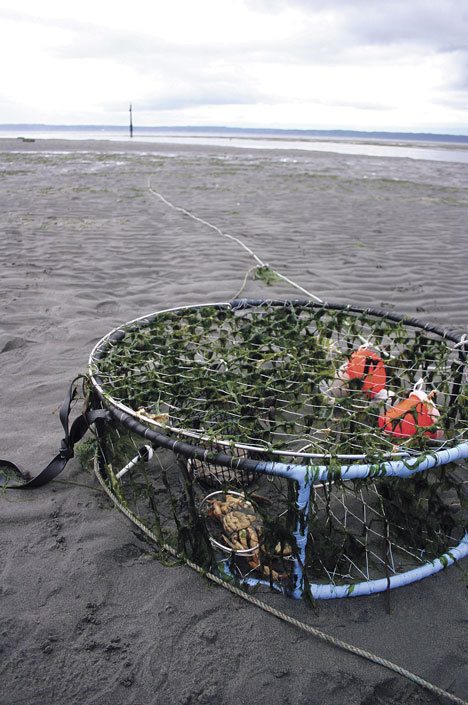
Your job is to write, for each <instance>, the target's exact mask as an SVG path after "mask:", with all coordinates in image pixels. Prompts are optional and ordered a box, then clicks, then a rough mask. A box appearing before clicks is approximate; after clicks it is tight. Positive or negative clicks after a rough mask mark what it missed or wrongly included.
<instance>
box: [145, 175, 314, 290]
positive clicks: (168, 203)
mask: <svg viewBox="0 0 468 705" xmlns="http://www.w3.org/2000/svg"><path fill="white" fill-rule="evenodd" d="M148 190H149V191H150V193H152V194H153V196H156V197H157V198H159V199H160V201H162V202H163V203H164V204H165V205H166V206H169V208H172V209H173V210H175V211H177V212H178V213H183V214H184V215H187V216H188V217H189V218H192V220H195V221H196V222H197V223H201V224H202V225H206V226H207V227H208V228H211V229H212V230H214V231H215V232H217V233H218V235H221V236H222V237H226V238H228V239H229V240H232V241H233V242H235V243H237V244H238V245H240V246H241V247H242V248H243V249H244V250H245V251H246V252H247V253H248V254H249V255H250V256H251V257H253V258H254V260H255V261H256V263H257V266H258V267H268V269H271V271H272V272H274V274H276V276H278V277H279V278H280V279H283V281H285V282H287V283H288V284H290V285H291V286H293V287H294V288H295V289H298V291H301V292H302V293H303V294H305V295H306V296H309V297H310V298H311V299H314V301H316V302H317V303H319V304H323V301H322V299H320V298H319V297H318V296H315V294H312V293H311V292H310V291H307V289H304V287H302V286H300V284H296V282H294V281H293V280H292V279H289V278H288V277H286V276H285V275H284V274H281V273H280V272H278V271H277V270H276V269H273V267H270V265H269V264H267V263H266V262H263V260H261V259H260V257H258V255H256V254H255V252H254V251H253V250H252V249H251V248H250V247H248V246H247V245H246V244H245V242H242V240H241V239H240V238H238V237H234V235H229V233H225V232H224V231H223V230H221V228H218V226H217V225H213V223H209V222H208V221H207V220H204V219H203V218H200V217H199V216H198V215H195V214H194V213H192V212H191V211H189V210H187V209H186V208H182V206H176V205H175V204H174V203H171V201H169V200H168V199H167V198H165V197H164V196H163V195H162V193H159V192H158V191H155V190H154V189H153V187H152V186H151V177H148ZM250 271H252V270H249V272H248V274H249V273H250ZM248 274H247V276H248ZM244 286H245V282H244V284H243V286H242V288H241V291H243V289H244Z"/></svg>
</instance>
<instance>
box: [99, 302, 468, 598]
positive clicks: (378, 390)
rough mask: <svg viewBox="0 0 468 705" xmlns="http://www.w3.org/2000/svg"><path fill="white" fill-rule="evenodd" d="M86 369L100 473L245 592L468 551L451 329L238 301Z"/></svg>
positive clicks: (378, 583) (179, 312)
mask: <svg viewBox="0 0 468 705" xmlns="http://www.w3.org/2000/svg"><path fill="white" fill-rule="evenodd" d="M90 375H91V382H92V387H93V404H94V405H95V406H96V407H103V408H105V409H107V410H108V411H109V420H108V421H107V422H100V423H99V428H98V448H97V451H98V453H97V457H98V459H99V471H100V473H101V475H103V476H104V477H105V478H106V482H107V484H108V486H109V487H110V489H111V490H112V492H113V493H114V494H115V495H116V497H117V498H118V499H119V502H120V504H121V505H123V506H125V507H126V508H127V509H129V510H130V511H131V512H132V514H133V515H134V516H136V517H138V518H139V519H140V521H142V522H143V523H144V524H145V525H146V526H147V527H148V528H149V529H151V531H152V533H153V535H155V536H156V538H157V543H158V545H160V546H163V545H169V546H171V547H172V548H173V549H174V550H175V551H177V553H179V554H180V555H181V556H185V557H186V558H190V559H191V560H192V561H195V562H196V563H197V564H198V565H200V566H201V567H203V568H204V569H206V570H210V571H213V572H215V573H217V574H218V575H219V576H221V577H224V578H226V579H227V580H235V581H236V582H237V583H238V584H239V585H242V586H244V587H245V588H246V589H248V588H249V587H251V586H255V587H256V589H259V588H260V589H261V588H262V586H264V588H265V589H274V590H278V591H281V592H284V593H285V594H289V595H292V596H294V597H297V598H300V597H304V596H307V597H313V598H323V599H328V598H333V597H348V596H357V595H366V594H372V593H374V592H382V591H386V590H389V589H392V588H394V587H399V586H402V585H406V584H408V583H411V582H414V581H417V580H420V579H422V578H424V577H427V576H429V575H432V574H433V573H436V572H438V571H440V570H442V569H444V568H446V567H447V566H449V565H450V564H452V563H454V562H456V561H458V560H460V559H462V558H463V557H464V556H466V555H467V554H468V535H467V534H466V533H465V529H464V526H465V524H466V517H465V516H464V513H463V512H464V507H465V506H466V496H465V492H466V491H465V489H464V488H465V486H466V484H465V482H464V480H463V477H462V473H463V467H462V464H463V462H464V461H465V460H466V458H467V457H468V441H467V440H466V439H467V432H468V420H467V416H468V404H467V398H468V396H467V386H466V351H465V343H464V340H463V339H459V338H457V336H455V335H452V334H450V333H447V332H446V331H442V330H439V329H437V328H435V327H433V326H428V325H427V324H422V323H420V322H418V321H416V320H414V319H408V318H406V317H404V316H397V315H395V314H385V313H382V312H378V311H372V310H370V309H367V310H365V311H363V310H361V309H359V308H355V307H344V306H339V305H332V304H324V305H318V304H313V303H311V302H302V301H289V302H284V301H283V302H274V301H273V302H272V301H250V300H242V301H234V302H230V303H222V304H213V305H210V306H198V307H197V306H195V307H186V308H182V309H172V310H169V311H163V312H157V313H155V314H152V315H150V316H146V317H144V318H141V319H137V320H136V321H131V322H130V323H128V324H125V325H123V326H121V327H119V328H118V329H116V330H115V331H112V332H111V333H109V334H108V335H107V336H105V338H103V339H102V340H101V341H99V343H98V344H97V345H96V347H95V348H94V350H93V352H92V354H91V358H90ZM416 392H417V393H416ZM426 392H427V394H426ZM411 394H413V398H414V397H416V402H415V403H414V404H413V402H412V401H411V399H412V397H411ZM399 409H401V410H402V411H401V412H400V411H399ZM421 419H424V422H423V421H422V420H421ZM408 429H409V430H408ZM148 446H150V447H151V448H152V449H153V450H154V455H153V456H152V457H150V455H151V453H149V452H148V448H147V447H148ZM145 447H146V450H145Z"/></svg>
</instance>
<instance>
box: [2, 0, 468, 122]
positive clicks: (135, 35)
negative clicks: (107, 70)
mask: <svg viewBox="0 0 468 705" xmlns="http://www.w3.org/2000/svg"><path fill="white" fill-rule="evenodd" d="M245 4H246V6H247V7H248V8H250V9H251V10H253V11H255V12H257V13H264V14H269V15H271V14H276V15H280V14H281V13H282V12H284V11H286V10H289V9H293V10H296V11H297V12H298V13H299V17H300V22H299V23H298V24H297V26H296V28H295V30H294V32H293V33H291V34H290V35H289V36H285V37H284V38H282V39H279V40H274V41H273V39H272V38H270V37H269V36H268V35H266V36H261V37H258V38H256V39H255V40H251V41H248V42H247V41H245V40H243V38H242V37H239V38H238V39H237V40H236V41H229V42H227V43H221V41H220V42H219V43H216V42H210V43H206V44H203V43H200V42H199V41H198V40H197V38H196V37H194V40H193V42H192V43H187V42H180V41H179V42H178V41H175V42H174V41H168V40H164V39H161V38H155V37H153V36H152V35H151V33H150V30H148V32H136V31H124V30H120V31H119V30H116V29H113V28H110V27H107V26H103V25H99V24H93V23H92V22H87V21H72V20H65V19H56V18H55V19H47V18H43V17H42V18H41V17H39V16H33V15H27V14H25V13H21V12H13V11H9V12H7V11H3V12H1V11H0V18H1V17H3V18H4V19H8V20H10V21H17V22H30V23H34V24H35V25H40V24H42V25H46V26H48V27H52V28H55V29H58V30H60V31H61V32H62V33H63V35H60V32H59V34H58V42H57V36H56V37H55V45H54V46H53V47H51V48H50V49H49V54H51V55H52V56H53V57H55V58H57V59H59V60H65V61H66V60H68V59H70V60H73V59H91V60H92V59H98V60H99V59H105V60H113V61H114V62H117V63H119V64H120V65H122V66H126V67H129V68H133V69H135V70H136V71H138V73H139V74H140V75H141V76H145V77H147V78H148V79H149V83H150V84H151V83H152V84H153V85H154V86H155V89H154V93H153V95H154V96H155V97H154V98H153V97H152V94H151V90H150V91H149V92H148V95H147V96H146V97H144V96H143V97H142V101H141V102H142V103H143V104H144V105H145V107H144V108H143V109H147V110H148V111H150V110H155V111H156V110H177V109H183V108H187V107H195V106H201V105H229V104H232V105H248V104H255V103H258V102H263V103H266V104H273V103H274V102H278V101H280V100H281V98H280V97H279V96H278V95H272V94H268V92H267V91H265V90H264V89H263V88H262V86H261V85H259V84H258V82H257V81H256V80H255V71H256V70H257V69H258V68H259V67H261V66H262V65H265V64H270V65H278V66H286V65H298V66H300V67H301V69H303V68H305V69H306V70H307V68H309V69H310V70H311V71H313V70H320V68H321V67H325V66H327V67H329V66H331V67H340V66H343V67H346V68H347V67H349V66H368V65H374V66H375V65H384V66H391V65H407V64H408V63H411V62H417V61H419V60H422V59H424V58H426V57H432V58H433V57H435V56H440V57H441V58H442V59H446V58H447V57H449V59H450V61H449V62H446V63H447V65H450V67H451V70H450V72H447V75H445V76H443V79H442V81H441V85H440V86H439V91H438V93H437V94H436V95H435V97H434V100H435V101H436V102H438V103H439V104H440V105H447V106H451V107H453V108H458V109H460V108H461V107H462V106H464V105H466V101H467V91H468V46H467V43H468V42H467V37H468V4H467V3H466V2H465V0H461V1H460V0H439V1H435V0H434V1H428V0H392V2H389V3H385V2H376V1H375V0H245ZM38 7H39V6H38ZM61 37H62V38H61ZM299 99H300V96H298V100H299ZM315 102H317V103H318V104H324V105H325V104H326V105H333V106H340V107H355V108H359V109H362V110H388V109H391V108H392V106H391V105H385V104H382V103H375V102H373V101H372V100H365V99H362V98H358V97H356V100H355V101H352V102H350V100H349V98H348V99H347V100H344V99H341V98H340V96H339V95H337V96H336V97H335V98H333V99H332V98H328V99H327V100H326V101H324V100H323V99H321V97H320V96H317V99H316V101H315Z"/></svg>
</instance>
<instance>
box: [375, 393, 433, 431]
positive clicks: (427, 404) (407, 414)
mask: <svg viewBox="0 0 468 705" xmlns="http://www.w3.org/2000/svg"><path fill="white" fill-rule="evenodd" d="M432 394H433V392H432V393H431V394H429V395H428V394H426V393H425V392H423V391H421V390H413V391H412V392H411V394H410V395H409V397H408V398H407V399H404V400H403V401H400V402H399V403H398V404H395V406H392V407H390V409H388V410H387V411H385V412H384V413H383V414H381V415H380V416H379V420H378V424H379V428H381V429H382V430H383V431H384V432H385V433H388V434H390V435H391V436H395V437H396V438H411V436H414V435H415V434H416V433H417V432H418V431H419V430H420V429H422V428H428V427H429V426H431V427H434V426H435V425H436V424H437V423H438V421H439V417H440V414H439V411H438V409H437V407H436V406H435V404H434V402H433V401H432V399H431V396H432ZM424 435H425V436H427V437H428V438H433V439H440V438H443V431H442V430H441V429H434V428H432V430H431V431H426V433H425V434H424Z"/></svg>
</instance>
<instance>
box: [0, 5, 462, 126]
mask: <svg viewBox="0 0 468 705" xmlns="http://www.w3.org/2000/svg"><path fill="white" fill-rule="evenodd" d="M0 60H1V65H2V67H3V68H2V72H1V80H0V123H2V124H5V123H46V124H69V125H77V124H97V125H119V124H122V125H127V124H128V107H129V103H130V102H131V103H132V105H133V118H134V123H135V126H136V127H137V126H138V125H145V126H157V125H168V126H176V125H199V126H209V125H225V126H235V127H260V128H261V127H267V128H283V129H356V130H390V131H411V132H439V133H443V132H445V133H450V134H468V0H126V1H125V2H123V1H121V0H113V1H112V2H111V1H109V2H108V1H107V0H80V1H79V2H70V1H69V2H64V0H40V1H39V2H38V0H0Z"/></svg>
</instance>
